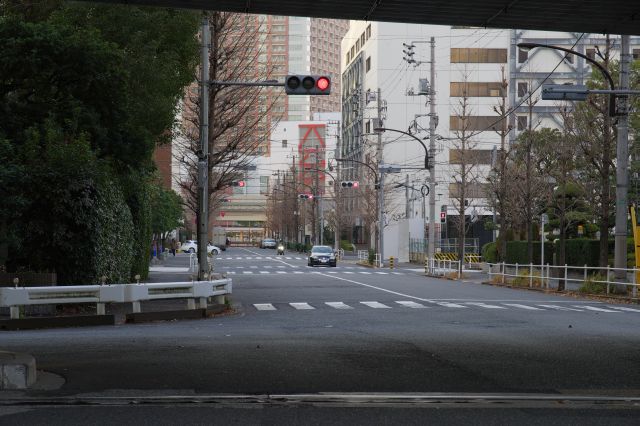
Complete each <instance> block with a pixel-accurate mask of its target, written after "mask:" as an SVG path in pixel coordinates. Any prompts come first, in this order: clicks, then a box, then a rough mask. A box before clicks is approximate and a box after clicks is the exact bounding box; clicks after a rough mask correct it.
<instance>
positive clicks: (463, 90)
mask: <svg viewBox="0 0 640 426" xmlns="http://www.w3.org/2000/svg"><path fill="white" fill-rule="evenodd" d="M501 94H502V83H500V82H489V83H469V82H467V83H456V82H451V83H450V84H449V96H451V97H452V98H453V97H463V96H467V97H471V98H478V97H479V98H484V97H500V95H501Z"/></svg>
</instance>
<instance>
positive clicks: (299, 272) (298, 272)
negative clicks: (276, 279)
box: [293, 271, 304, 274]
mask: <svg viewBox="0 0 640 426" xmlns="http://www.w3.org/2000/svg"><path fill="white" fill-rule="evenodd" d="M293 273H294V274H304V272H302V271H293Z"/></svg>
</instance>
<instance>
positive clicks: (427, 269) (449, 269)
mask: <svg viewBox="0 0 640 426" xmlns="http://www.w3.org/2000/svg"><path fill="white" fill-rule="evenodd" d="M459 269H460V261H459V260H447V259H433V258H430V257H426V258H425V260H424V274H425V275H429V276H436V277H444V276H446V275H447V274H451V273H457V272H458V271H459Z"/></svg>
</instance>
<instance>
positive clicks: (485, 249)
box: [482, 243, 498, 263]
mask: <svg viewBox="0 0 640 426" xmlns="http://www.w3.org/2000/svg"><path fill="white" fill-rule="evenodd" d="M482 259H483V260H484V261H485V262H489V263H496V262H497V261H498V246H497V244H496V243H487V244H485V245H483V246H482Z"/></svg>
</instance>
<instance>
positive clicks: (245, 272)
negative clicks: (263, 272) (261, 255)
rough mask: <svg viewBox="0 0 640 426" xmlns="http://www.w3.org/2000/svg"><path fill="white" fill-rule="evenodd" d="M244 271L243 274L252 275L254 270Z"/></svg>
mask: <svg viewBox="0 0 640 426" xmlns="http://www.w3.org/2000/svg"><path fill="white" fill-rule="evenodd" d="M242 273H243V274H247V275H250V274H253V271H242Z"/></svg>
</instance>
